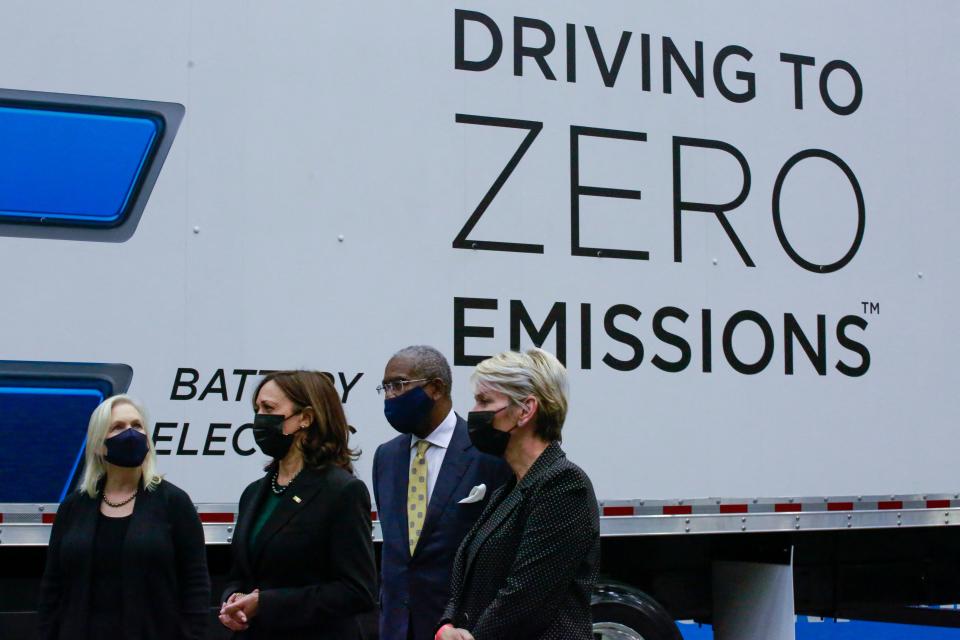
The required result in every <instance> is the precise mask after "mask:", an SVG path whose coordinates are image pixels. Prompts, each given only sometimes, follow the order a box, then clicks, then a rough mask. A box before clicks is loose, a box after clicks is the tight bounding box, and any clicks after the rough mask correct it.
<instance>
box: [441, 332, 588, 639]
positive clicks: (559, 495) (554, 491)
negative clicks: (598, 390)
mask: <svg viewBox="0 0 960 640" xmlns="http://www.w3.org/2000/svg"><path fill="white" fill-rule="evenodd" d="M472 382H473V385H474V398H475V401H476V405H475V406H474V409H473V411H471V412H470V414H469V416H468V419H467V423H468V428H469V432H470V440H471V441H472V442H473V445H474V446H475V447H476V448H477V449H479V450H480V451H482V452H484V453H488V454H491V455H496V456H502V457H503V458H504V459H506V461H507V463H508V464H509V465H510V467H511V469H513V472H514V478H513V479H512V480H510V481H509V482H507V484H506V485H504V486H503V487H501V488H500V489H499V490H497V491H496V493H494V494H493V496H492V497H491V498H490V501H489V502H488V503H487V506H486V508H485V509H484V511H483V514H482V515H481V516H480V519H479V520H477V523H476V524H475V525H474V527H473V529H471V530H470V532H469V533H468V534H467V536H466V538H464V540H463V543H462V544H461V545H460V549H459V550H458V551H457V558H456V561H455V562H454V567H453V577H452V585H451V598H450V601H449V603H448V604H447V608H446V611H445V612H444V616H443V619H442V620H441V622H440V628H439V629H438V630H437V634H436V640H473V639H476V640H487V639H494V638H527V639H539V640H550V639H554V638H556V639H560V638H563V639H565V640H566V639H573V640H590V638H592V631H591V616H590V595H591V593H592V591H593V587H594V584H595V583H596V580H597V571H598V569H599V562H600V518H599V510H598V508H597V499H596V496H595V494H594V492H593V485H592V484H591V483H590V479H589V478H588V477H587V475H586V474H585V473H584V472H583V470H582V469H580V467H578V466H577V465H575V464H573V463H572V462H570V461H569V460H567V458H566V454H564V452H563V450H562V449H561V448H560V444H559V443H560V440H561V432H562V429H563V425H564V421H565V419H566V416H567V372H566V369H565V368H564V366H563V365H562V364H561V363H560V362H559V361H558V360H557V359H556V358H555V357H554V356H552V355H551V354H549V353H547V352H546V351H543V350H541V349H531V350H529V351H527V352H525V353H518V352H514V351H507V352H504V353H500V354H498V355H496V356H494V357H492V358H488V359H487V360H484V361H483V362H481V363H480V364H479V365H477V368H476V371H475V372H474V374H473V377H472Z"/></svg>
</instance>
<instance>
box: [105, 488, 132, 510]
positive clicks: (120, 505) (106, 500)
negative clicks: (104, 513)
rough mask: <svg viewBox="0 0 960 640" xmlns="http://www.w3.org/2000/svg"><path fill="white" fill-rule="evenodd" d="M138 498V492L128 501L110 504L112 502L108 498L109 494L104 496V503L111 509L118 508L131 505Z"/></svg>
mask: <svg viewBox="0 0 960 640" xmlns="http://www.w3.org/2000/svg"><path fill="white" fill-rule="evenodd" d="M136 497H137V492H136V491H134V492H133V495H131V496H130V497H129V498H127V499H126V500H121V501H120V502H110V500H109V499H108V498H107V494H103V501H104V502H106V503H107V504H108V505H110V506H111V507H113V508H117V507H122V506H123V505H125V504H129V503H130V502H131V501H132V500H133V499H134V498H136Z"/></svg>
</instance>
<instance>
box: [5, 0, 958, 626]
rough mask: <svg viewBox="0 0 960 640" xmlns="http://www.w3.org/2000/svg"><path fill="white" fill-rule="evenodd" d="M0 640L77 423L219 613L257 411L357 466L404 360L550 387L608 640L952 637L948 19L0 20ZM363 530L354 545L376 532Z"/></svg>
mask: <svg viewBox="0 0 960 640" xmlns="http://www.w3.org/2000/svg"><path fill="white" fill-rule="evenodd" d="M0 18H2V19H0V59H2V60H4V61H5V62H4V64H3V65H2V73H0V86H2V87H3V91H2V92H0V268H2V272H3V274H4V275H3V277H2V278H0V300H2V301H3V302H2V304H0V327H2V328H3V332H2V335H3V338H2V345H3V346H2V350H0V353H2V357H3V358H4V362H2V363H0V594H2V597H0V602H2V603H4V605H3V606H2V607H0V609H3V612H2V613H0V621H2V622H0V625H7V626H6V628H7V629H14V628H16V629H24V628H27V627H28V626H29V624H30V620H31V614H30V613H29V612H30V610H31V608H32V604H33V597H34V594H35V591H36V584H37V579H38V577H39V573H40V567H41V566H42V561H43V545H45V543H46V540H47V538H48V536H49V528H50V523H51V522H52V521H53V519H54V518H55V513H56V508H57V503H58V502H59V501H60V500H61V499H62V497H63V495H65V492H67V491H70V490H72V487H73V486H74V483H75V480H76V475H77V473H78V472H79V459H80V453H81V452H82V448H83V440H84V433H85V427H86V420H87V417H88V416H89V412H90V410H91V409H92V407H93V406H95V405H96V404H97V402H99V401H100V399H102V398H103V397H105V396H107V395H110V394H112V393H117V392H121V391H129V392H130V393H131V394H133V395H135V396H137V397H139V398H141V399H142V400H143V401H144V402H145V403H146V405H147V406H148V408H149V409H150V411H151V419H152V421H153V430H152V437H153V441H154V443H155V444H156V447H157V450H158V453H159V454H160V466H161V469H162V471H163V472H165V473H166V475H167V477H168V478H169V479H170V480H171V481H173V482H175V483H176V484H178V485H179V486H181V487H183V488H184V489H186V490H187V491H188V492H189V493H190V495H191V496H192V498H193V500H194V501H195V502H196V503H197V505H198V509H199V511H200V512H201V515H202V518H203V520H204V522H205V532H206V535H207V540H208V543H209V545H210V547H209V550H210V557H211V567H212V570H213V572H214V578H215V579H216V578H217V577H218V575H219V573H220V572H222V570H223V567H224V566H226V564H227V563H228V562H229V558H228V553H229V547H228V546H227V545H226V543H228V542H229V541H230V539H231V535H232V531H233V522H234V519H235V510H236V500H237V498H238V496H239V494H240V491H241V490H242V488H243V487H244V486H245V485H246V484H247V483H248V482H249V481H251V480H252V479H254V478H256V477H257V476H258V475H259V474H260V473H261V469H262V465H263V463H264V458H263V457H262V456H261V455H260V454H259V452H257V451H256V450H255V448H254V445H253V438H252V435H251V433H250V421H251V418H252V409H251V406H250V391H251V389H252V388H253V386H254V384H255V381H256V379H257V377H258V376H259V375H261V374H262V373H263V372H264V371H267V370H271V369H280V368H293V367H306V368H313V369H321V370H324V371H328V372H329V373H330V374H331V376H332V378H333V380H334V381H335V384H336V385H337V387H338V389H339V390H340V391H341V393H342V399H343V401H344V403H345V406H346V409H347V413H348V417H349V419H350V421H351V423H352V424H353V425H354V426H355V428H356V430H357V432H356V434H355V436H354V439H355V444H356V445H357V446H359V447H360V448H362V449H363V452H364V453H363V456H362V457H361V458H360V461H359V465H358V470H359V473H360V475H361V477H362V478H363V479H365V480H367V481H368V482H369V479H370V462H371V459H372V454H373V451H374V449H375V448H376V446H377V445H378V444H379V443H381V442H384V441H386V440H387V439H388V438H390V437H391V436H392V435H394V434H393V432H392V431H391V429H390V427H389V426H388V425H387V424H386V422H385V420H384V419H383V417H382V405H381V401H380V399H379V398H378V397H377V395H376V393H375V391H374V388H375V387H376V385H377V384H378V383H379V381H380V376H381V372H382V370H383V366H384V364H385V362H386V360H387V359H388V358H389V356H390V355H391V354H392V353H393V352H394V351H395V350H396V349H398V348H400V347H403V346H406V345H408V344H417V343H427V344H432V345H435V346H437V347H439V348H440V349H442V350H443V351H445V352H446V353H447V354H448V356H449V358H450V360H451V362H452V364H453V365H454V377H455V390H454V404H455V406H456V408H457V409H458V410H459V411H460V412H461V414H464V413H465V412H466V411H468V410H469V408H470V406H471V404H472V399H471V390H470V388H469V384H468V378H469V373H470V371H471V367H472V366H473V365H474V364H476V363H477V362H478V361H480V360H481V359H482V358H483V357H485V356H488V355H491V354H493V353H496V352H498V351H501V350H504V349H508V348H514V349H517V348H525V347H528V346H531V345H541V346H543V347H544V348H546V349H549V350H551V351H552V352H554V353H556V354H557V355H558V356H559V357H560V358H561V359H562V360H564V361H565V363H566V365H567V367H568V369H569V373H570V384H571V400H570V402H571V405H570V406H571V410H570V415H569V417H568V420H567V424H566V426H565V428H564V448H565V449H566V451H567V452H568V455H569V456H570V458H571V459H573V460H574V461H576V462H577V463H578V464H580V465H581V466H582V467H583V468H584V469H585V470H586V471H587V472H588V473H589V474H590V476H591V478H592V479H593V482H594V484H595V488H596V492H597V494H598V496H599V497H600V498H601V501H602V514H603V517H602V521H601V529H602V535H603V585H602V586H601V588H599V589H598V592H597V594H596V597H595V611H594V613H595V627H596V630H597V633H598V634H600V635H601V637H607V638H643V639H645V640H660V639H662V638H676V637H678V631H677V628H676V627H675V626H674V624H673V622H672V621H673V620H675V619H696V620H701V621H705V622H712V623H713V624H714V629H715V632H716V636H717V638H723V639H738V640H742V639H747V638H764V639H771V638H792V637H793V626H792V620H793V615H794V614H795V613H800V614H807V615H818V616H840V617H846V618H862V619H870V620H895V621H913V622H918V623H923V624H943V625H955V624H958V623H957V622H955V619H956V618H955V614H954V613H951V612H949V611H945V610H940V609H931V608H921V607H917V606H916V605H929V604H937V603H946V602H956V601H958V600H960V581H958V579H957V553H958V552H957V549H958V544H957V543H958V536H957V533H956V532H957V531H958V529H957V528H956V527H955V526H954V525H956V524H957V522H958V520H960V497H958V494H957V491H958V489H960V483H958V479H957V471H956V460H957V456H956V451H955V449H954V447H953V443H954V441H955V429H956V426H955V425H956V418H957V415H958V403H960V395H958V393H957V391H956V390H957V387H958V382H960V374H958V372H957V362H958V360H960V357H958V356H960V351H958V342H957V340H956V339H955V335H956V329H955V325H956V308H957V305H956V303H955V301H954V300H953V297H954V295H955V292H956V287H957V284H958V283H960V261H958V259H957V250H956V244H957V239H958V237H960V234H958V230H960V216H958V215H957V203H958V202H960V186H958V185H960V183H958V181H957V180H956V178H955V175H954V174H955V173H956V170H955V161H954V160H955V154H956V150H957V149H958V148H960V134H958V131H960V129H958V127H957V126H956V122H955V118H956V116H957V114H958V113H960V90H958V80H960V71H958V68H957V65H956V64H955V60H956V55H955V51H954V34H955V31H956V25H957V24H958V20H960V6H958V5H956V4H955V3H948V2H932V1H924V2H916V3H894V2H882V3H878V2H866V1H854V2H846V3H842V4H838V3H833V2H803V3H790V4H782V3H756V2H735V1H725V2H684V3H678V2H646V3H635V2H628V1H626V0H615V1H612V2H605V3H580V2H572V1H566V0H565V1H563V2H552V3H549V4H544V3H534V2H505V1H484V2H456V3H448V2H438V1H435V0H434V1H429V2H427V1H421V0H411V1H409V2H400V3H397V2H380V1H374V2H369V3H365V4H364V5H363V6H360V5H358V4H357V3H351V2H307V1H303V2H300V1H297V2H284V3H266V2H260V3H257V2H254V3H249V2H248V3H236V2H222V1H205V2H189V1H186V0H183V1H181V0H171V1H168V2H164V3H152V4H149V3H130V2H125V1H121V0H116V1H107V0H97V1H96V2H89V3H72V2H59V1H58V2H44V3H35V2H14V1H13V0H4V1H3V2H2V3H0ZM372 516H373V517H374V518H376V514H375V513H374V514H372ZM2 628H4V627H2V626H0V629H2Z"/></svg>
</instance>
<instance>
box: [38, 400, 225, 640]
mask: <svg viewBox="0 0 960 640" xmlns="http://www.w3.org/2000/svg"><path fill="white" fill-rule="evenodd" d="M85 456H86V457H85V468H84V474H83V480H82V484H81V488H80V491H79V492H77V493H73V494H71V495H70V496H69V497H68V498H67V499H66V500H64V501H63V503H62V504H61V505H60V508H59V509H58V510H57V517H56V520H55V521H54V523H53V531H52V532H51V535H50V544H49V546H48V548H47V565H46V570H45V571H44V574H43V580H42V582H41V584H40V605H39V611H40V634H39V635H40V637H41V638H44V639H48V640H53V639H55V638H60V639H66V638H86V639H87V640H101V639H108V638H109V639H110V640H116V639H117V638H125V639H126V638H137V639H142V640H152V639H156V640H167V639H171V638H172V639H176V638H184V639H186V638H189V639H191V640H200V639H201V638H203V637H204V635H205V631H206V627H207V616H208V611H209V605H210V579H209V576H208V574H207V556H206V551H205V549H204V541H203V527H202V526H201V524H200V518H199V517H198V516H197V512H196V509H194V507H193V504H192V503H191V502H190V498H189V497H188V496H187V494H186V493H184V492H183V491H182V490H181V489H179V488H177V487H175V486H174V485H172V484H171V483H169V482H167V481H166V480H163V479H161V477H160V476H159V475H157V472H156V464H155V455H154V451H153V445H152V443H151V442H150V438H148V437H147V419H146V415H145V413H144V411H143V409H142V407H140V405H138V404H137V403H136V402H135V401H134V400H132V399H131V398H129V397H128V396H122V395H121V396H114V397H112V398H108V399H107V400H105V401H104V402H103V403H102V404H100V406H99V407H97V409H96V410H95V411H94V412H93V416H91V418H90V424H89V427H88V429H87V444H86V454H85Z"/></svg>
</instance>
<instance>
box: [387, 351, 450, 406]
mask: <svg viewBox="0 0 960 640" xmlns="http://www.w3.org/2000/svg"><path fill="white" fill-rule="evenodd" d="M393 358H404V359H407V360H410V362H411V363H412V364H413V372H412V375H414V376H415V377H417V378H429V379H438V380H440V381H441V382H443V386H444V393H445V394H446V396H447V397H448V398H449V397H450V389H451V388H452V386H453V375H452V374H451V373H450V363H449V362H447V359H446V357H444V355H443V354H442V353H440V351H438V350H437V349H434V348H433V347H431V346H428V345H425V344H417V345H411V346H409V347H404V348H403V349H400V350H399V351H397V352H396V353H395V354H393V357H392V358H391V360H392V359H393Z"/></svg>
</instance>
